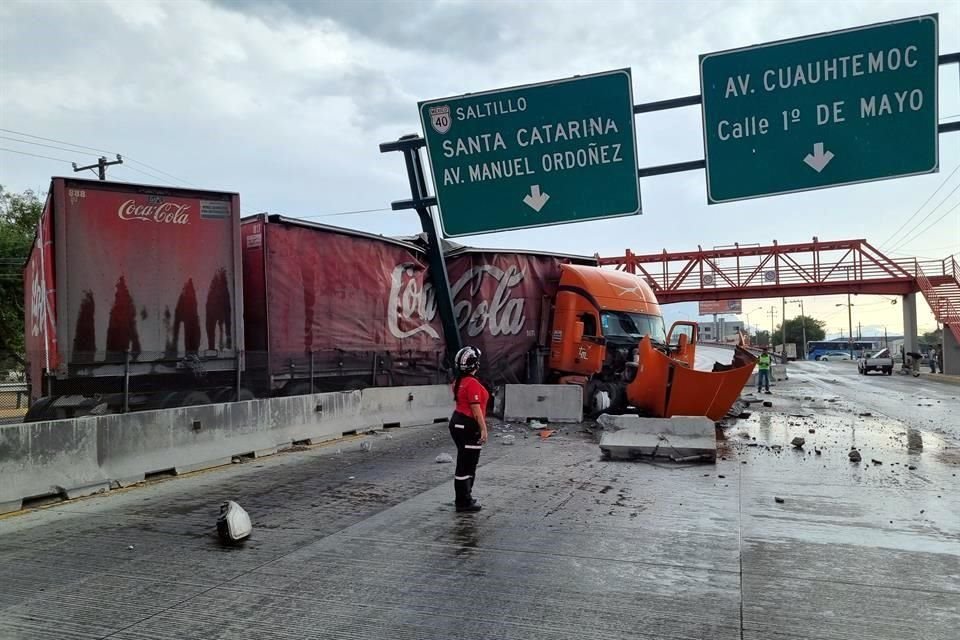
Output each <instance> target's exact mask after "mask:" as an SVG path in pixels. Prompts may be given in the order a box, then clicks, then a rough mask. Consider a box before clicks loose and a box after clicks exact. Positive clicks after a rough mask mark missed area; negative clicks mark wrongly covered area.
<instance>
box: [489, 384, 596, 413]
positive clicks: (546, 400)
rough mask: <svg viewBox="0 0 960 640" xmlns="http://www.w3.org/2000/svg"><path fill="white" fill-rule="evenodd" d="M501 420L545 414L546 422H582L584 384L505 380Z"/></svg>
mask: <svg viewBox="0 0 960 640" xmlns="http://www.w3.org/2000/svg"><path fill="white" fill-rule="evenodd" d="M503 418H504V420H519V421H522V420H528V419H530V418H545V419H546V420H547V421H548V422H582V421H583V388H582V387H580V386H579V385H575V384H508V385H505V387H504V403H503Z"/></svg>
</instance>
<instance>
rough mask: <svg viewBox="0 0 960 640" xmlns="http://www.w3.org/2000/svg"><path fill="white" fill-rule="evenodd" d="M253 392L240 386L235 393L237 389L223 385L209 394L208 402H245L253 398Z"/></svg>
mask: <svg viewBox="0 0 960 640" xmlns="http://www.w3.org/2000/svg"><path fill="white" fill-rule="evenodd" d="M255 399H256V398H254V396H253V392H252V391H250V390H249V389H245V388H243V387H240V393H239V395H238V394H237V390H236V389H234V388H233V387H223V388H222V389H218V390H217V391H215V392H214V393H213V394H212V395H211V396H210V402H211V403H212V404H223V403H226V402H247V401H249V400H255Z"/></svg>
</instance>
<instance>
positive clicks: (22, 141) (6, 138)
mask: <svg viewBox="0 0 960 640" xmlns="http://www.w3.org/2000/svg"><path fill="white" fill-rule="evenodd" d="M0 140H11V141H13V142H20V143H22V144H32V145H36V146H38V147H46V148H47V149H57V150H58V151H68V152H70V153H80V152H78V151H77V150H76V149H68V148H66V147H58V146H56V145H52V144H43V143H42V142H32V141H30V140H20V139H19V138H11V137H10V136H0ZM84 155H92V154H89V153H86V152H84Z"/></svg>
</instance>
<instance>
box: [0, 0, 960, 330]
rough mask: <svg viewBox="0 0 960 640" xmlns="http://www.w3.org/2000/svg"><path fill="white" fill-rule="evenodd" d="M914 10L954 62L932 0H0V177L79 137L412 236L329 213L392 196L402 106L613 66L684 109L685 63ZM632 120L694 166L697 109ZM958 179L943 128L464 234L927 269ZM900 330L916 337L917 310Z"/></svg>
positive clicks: (646, 148)
mask: <svg viewBox="0 0 960 640" xmlns="http://www.w3.org/2000/svg"><path fill="white" fill-rule="evenodd" d="M934 12H936V13H939V14H940V52H941V53H948V52H956V51H960V3H955V2H951V1H947V0H944V1H933V0H931V1H926V0H912V1H908V2H881V1H877V0H874V1H869V2H813V1H808V2H778V1H776V0H769V1H754V2H724V1H719V0H718V1H716V2H714V1H710V2H707V1H701V2H692V1H691V2H666V1H664V2H649V1H647V2H626V1H624V2H613V1H604V0H594V1H592V2H577V1H567V2H564V1H558V2H548V1H546V0H540V1H538V0H530V1H527V2H512V1H494V0H489V1H486V2H479V1H477V2H470V1H466V0H435V1H428V0H422V1H407V0H396V1H393V2H388V1H377V2H373V1H365V0H353V1H352V2H350V1H342V2H341V1H336V2H334V1H317V2H295V1H294V0H276V1H260V0H216V1H199V0H198V1H192V0H182V1H174V0H170V1H166V2H149V1H138V0H127V1H120V0H118V1H115V2H110V1H106V2H97V1H94V0H84V1H72V2H55V1H48V2H24V3H21V2H13V1H7V2H5V3H3V4H2V5H0V128H2V129H4V131H0V149H2V151H0V184H2V185H4V187H5V188H7V189H11V190H22V189H26V188H33V189H37V190H41V191H42V190H44V189H45V185H46V184H47V182H48V179H49V177H50V176H51V175H66V174H68V173H69V172H70V170H71V169H70V166H69V164H68V163H67V162H69V161H76V162H84V163H86V162H90V161H95V158H96V156H98V155H100V154H99V153H96V152H94V151H92V150H85V149H82V148H80V147H78V146H74V145H82V146H84V147H91V148H94V149H98V150H105V151H110V152H116V153H121V154H123V155H124V156H126V157H127V158H128V162H127V163H126V164H124V165H123V166H121V167H114V168H111V169H110V171H109V173H110V176H111V177H112V178H115V179H118V180H126V181H135V182H146V183H159V182H164V183H170V184H182V185H194V186H202V187H205V188H211V189H222V190H236V191H239V192H240V193H241V202H242V205H243V209H244V212H245V213H254V212H258V211H270V212H275V213H283V214H286V215H290V216H296V217H304V218H309V219H311V220H315V221H321V222H325V223H328V224H337V225H341V226H349V227H354V228H360V229H364V230H368V231H373V232H376V233H382V234H386V235H399V234H410V233H415V232H417V231H418V230H419V229H418V224H417V220H416V215H415V214H414V213H412V212H403V213H392V212H389V211H374V212H372V213H364V214H348V215H337V214H341V213H342V212H352V211H357V210H369V209H373V210H379V209H383V208H385V207H389V203H390V201H391V200H395V199H401V198H405V197H408V196H409V191H408V187H407V183H406V176H405V173H404V171H403V164H402V161H401V157H400V156H399V155H396V154H388V155H381V154H380V153H378V149H377V145H378V144H379V143H380V142H383V141H387V140H391V139H395V138H397V137H398V136H399V135H402V134H405V133H412V132H418V131H419V121H418V115H417V101H418V100H424V99H429V98H436V97H442V96H448V95H455V94H459V93H464V92H476V91H482V90H486V89H494V88H497V87H503V86H510V85H516V84H522V83H528V82H539V81H544V80H550V79H555V78H562V77H567V76H571V75H575V74H586V73H591V72H597V71H603V70H607V69H614V68H622V67H630V68H632V70H633V82H634V87H633V90H634V98H635V100H636V101H637V102H647V101H653V100H662V99H667V98H674V97H680V96H686V95H691V94H696V93H699V80H698V67H697V60H698V55H699V54H701V53H708V52H711V51H718V50H722V49H728V48H734V47H740V46H745V45H749V44H754V43H759V42H765V41H770V40H777V39H781V38H789V37H794V36H800V35H804V34H808V33H817V32H821V31H827V30H833V29H841V28H846V27H852V26H856V25H860V24H867V23H871V22H878V21H884V20H890V19H895V18H902V17H908V16H915V15H920V14H925V13H934ZM958 75H960V74H958V67H957V66H956V65H953V66H950V67H941V70H940V102H939V113H940V118H941V121H955V120H957V119H960V78H958ZM636 128H637V140H638V154H639V162H640V164H641V165H642V166H649V165H658V164H664V163H669V162H679V161H685V160H696V159H699V158H702V157H703V143H702V133H701V125H700V111H699V109H698V108H684V109H675V110H672V111H666V112H659V113H656V114H645V115H642V116H638V117H637V119H636ZM14 132H16V133H14ZM28 135H29V136H38V137H33V138H30V137H27V136H28ZM40 138H47V139H49V140H46V141H45V140H42V139H40ZM51 140H52V141H56V142H52V141H51ZM28 142H33V143H39V144H44V145H49V146H39V144H28ZM64 143H70V144H69V145H67V144H64ZM58 147H59V148H58ZM24 154H35V155H39V156H47V157H46V158H41V157H33V156H29V155H24ZM65 161H67V162H65ZM958 166H960V133H955V134H947V135H942V136H940V167H941V171H940V173H938V174H932V175H927V176H921V177H912V178H904V179H899V180H889V181H885V182H876V183H871V184H865V185H857V186H851V187H843V188H836V189H827V190H822V191H816V192H808V193H802V194H795V195H788V196H779V197H775V198H762V199H758V200H752V201H746V202H740V203H732V204H724V205H715V206H709V207H708V206H707V205H706V194H705V187H704V174H703V172H702V171H693V172H687V173H681V174H674V175H669V176H660V177H655V178H648V179H644V180H642V181H641V191H642V197H643V204H644V214H643V215H642V216H639V217H633V218H626V219H617V220H609V221H603V222H594V223H584V224H580V225H567V226H562V227H553V228H550V229H541V230H534V231H517V232H511V233H502V234H494V235H489V236H483V237H476V238H466V239H462V240H463V241H464V242H466V243H469V244H474V245H478V246H495V247H518V248H537V249H544V250H556V251H563V252H570V253H581V254H593V253H600V254H601V255H622V254H623V251H624V249H626V248H630V249H632V250H633V251H635V252H638V253H644V252H652V251H659V250H661V249H663V248H667V249H671V250H685V249H692V248H695V247H696V246H697V245H701V246H703V247H705V248H709V247H715V246H722V245H729V244H732V243H734V242H740V243H764V244H766V243H769V242H770V241H772V240H774V239H776V240H778V241H779V242H781V243H785V242H802V241H808V240H809V239H810V238H811V237H813V236H818V237H819V238H820V239H821V240H826V239H848V238H867V239H869V240H870V241H871V242H873V243H874V244H875V245H878V246H882V247H883V248H884V249H886V250H890V251H891V253H893V254H895V255H897V256H924V257H930V258H942V257H944V256H946V255H948V254H950V253H952V252H957V251H960V208H954V209H953V210H952V211H951V208H953V207H955V206H956V205H957V204H958V203H960V190H957V187H958V186H960V172H957V173H951V172H953V171H954V169H956V168H957V167H958ZM937 189H939V191H937V192H936V194H935V195H934V197H932V198H931V195H932V194H934V192H935V191H936V190H937ZM947 212H949V213H947ZM944 214H946V215H944ZM938 220H939V221H938ZM921 221H922V222H921ZM905 223H906V224H905ZM918 223H920V224H918ZM904 225H905V226H904ZM901 227H902V229H901ZM779 302H780V301H779V300H776V301H748V302H747V303H746V304H745V307H746V311H748V312H751V311H754V313H751V314H750V322H751V323H752V324H760V325H762V326H769V316H766V318H765V319H763V312H764V311H765V310H767V309H769V308H770V306H771V305H775V306H776V307H777V308H778V309H779V306H780V304H779ZM840 302H845V299H834V298H832V297H821V298H815V299H814V298H811V299H808V300H806V311H807V313H808V314H809V315H814V316H818V317H821V318H824V319H825V320H826V321H827V322H828V330H829V331H830V332H831V333H833V334H837V333H839V329H840V328H841V327H844V329H845V326H846V309H845V308H840V307H837V306H835V305H836V304H838V303H840ZM854 303H855V305H856V306H855V312H854V315H855V317H854V324H856V323H857V322H858V321H859V322H862V324H863V325H864V327H870V328H871V330H876V329H879V330H881V331H882V329H881V328H882V327H884V326H886V327H888V329H889V331H890V332H891V333H893V332H896V331H899V330H900V328H901V323H902V321H901V314H900V306H899V305H892V304H890V302H889V301H888V300H885V299H883V298H879V297H869V296H859V297H857V298H856V299H855V301H854ZM794 306H796V305H794ZM796 314H797V310H796V309H794V310H792V311H791V310H789V309H788V315H791V316H792V315H796ZM669 315H670V316H673V317H682V316H684V315H688V316H695V315H696V309H695V305H682V306H681V305H678V306H676V307H674V308H672V310H671V311H670V313H669ZM920 325H921V329H924V330H926V329H931V328H933V318H932V315H931V314H930V313H929V310H928V309H927V308H926V305H924V304H922V303H921V311H920ZM864 332H865V333H866V332H867V329H865V331H864Z"/></svg>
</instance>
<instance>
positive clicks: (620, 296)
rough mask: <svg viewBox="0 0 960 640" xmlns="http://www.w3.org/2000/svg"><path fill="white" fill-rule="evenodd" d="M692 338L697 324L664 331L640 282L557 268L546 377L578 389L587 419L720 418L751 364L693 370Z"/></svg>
mask: <svg viewBox="0 0 960 640" xmlns="http://www.w3.org/2000/svg"><path fill="white" fill-rule="evenodd" d="M696 340H697V324H696V323H695V322H676V323H674V324H673V326H672V327H671V328H670V332H669V333H668V332H667V331H666V327H665V325H664V322H663V316H662V314H661V313H660V305H659V303H658V302H657V298H656V296H655V295H654V293H653V290H652V289H651V288H650V287H649V285H647V283H646V282H644V281H643V280H642V279H641V278H639V277H638V276H635V275H632V274H629V273H625V272H622V271H613V270H610V269H601V268H598V267H590V266H581V265H562V267H561V276H560V283H559V287H558V291H557V295H556V299H555V302H554V309H553V324H552V328H551V332H550V356H549V370H550V378H551V380H552V381H553V382H557V383H572V384H580V385H582V386H583V387H584V405H585V407H586V408H587V410H588V413H590V414H598V413H602V412H608V413H622V412H624V411H626V410H628V408H629V407H631V406H632V407H634V408H635V409H637V410H638V411H639V412H640V413H642V414H646V415H653V416H658V417H670V416H672V415H694V416H696V415H706V416H708V417H710V418H711V419H714V420H719V419H720V418H722V417H723V415H724V414H726V412H727V411H728V410H729V409H730V407H731V406H732V405H733V403H734V402H735V401H736V399H737V397H739V395H740V391H741V390H742V389H743V386H744V385H745V384H746V382H747V379H748V378H749V376H750V373H752V371H753V364H754V358H753V356H752V355H750V354H749V352H746V351H743V350H741V349H738V350H737V353H736V354H735V356H734V364H733V365H731V366H730V367H720V368H721V369H723V370H721V371H712V372H700V371H695V370H694V361H695V357H696ZM715 369H716V367H715ZM738 384H739V387H738V386H737V385H738ZM724 405H725V406H724ZM715 416H716V417H715Z"/></svg>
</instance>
